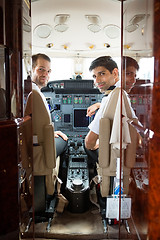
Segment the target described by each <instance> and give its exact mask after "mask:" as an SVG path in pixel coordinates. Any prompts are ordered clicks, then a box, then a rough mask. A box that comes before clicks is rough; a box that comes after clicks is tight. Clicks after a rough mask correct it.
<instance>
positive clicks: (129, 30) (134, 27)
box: [125, 24, 139, 32]
mask: <svg viewBox="0 0 160 240" xmlns="http://www.w3.org/2000/svg"><path fill="white" fill-rule="evenodd" d="M138 27H139V25H138V24H130V25H128V26H127V27H126V28H125V30H126V31H127V32H134V31H135V30H137V28H138Z"/></svg>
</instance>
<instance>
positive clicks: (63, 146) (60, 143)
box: [55, 136, 68, 157]
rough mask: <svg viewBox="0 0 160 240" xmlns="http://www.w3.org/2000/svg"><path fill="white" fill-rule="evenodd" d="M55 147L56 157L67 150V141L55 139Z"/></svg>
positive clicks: (59, 138)
mask: <svg viewBox="0 0 160 240" xmlns="http://www.w3.org/2000/svg"><path fill="white" fill-rule="evenodd" d="M55 145H56V157H58V156H60V155H61V154H62V153H64V152H65V151H66V150H67V146H68V141H64V140H63V138H61V137H60V136H59V137H58V138H55Z"/></svg>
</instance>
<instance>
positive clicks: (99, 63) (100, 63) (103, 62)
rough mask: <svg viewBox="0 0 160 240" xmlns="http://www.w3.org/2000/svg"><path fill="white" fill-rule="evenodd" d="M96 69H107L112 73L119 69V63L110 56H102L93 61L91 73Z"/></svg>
mask: <svg viewBox="0 0 160 240" xmlns="http://www.w3.org/2000/svg"><path fill="white" fill-rule="evenodd" d="M96 67H105V68H106V69H107V70H108V71H110V73H112V71H113V69H114V68H117V69H118V66H117V63H116V62H115V61H114V60H113V59H112V58H111V57H110V56H102V57H99V58H96V59H95V60H93V61H92V63H91V65H90V67H89V71H92V70H93V69H95V68H96Z"/></svg>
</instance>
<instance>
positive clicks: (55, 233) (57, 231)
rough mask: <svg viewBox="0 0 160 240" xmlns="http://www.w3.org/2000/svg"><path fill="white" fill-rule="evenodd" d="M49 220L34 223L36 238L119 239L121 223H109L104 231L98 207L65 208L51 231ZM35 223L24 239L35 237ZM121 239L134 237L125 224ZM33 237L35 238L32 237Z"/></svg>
mask: <svg viewBox="0 0 160 240" xmlns="http://www.w3.org/2000/svg"><path fill="white" fill-rule="evenodd" d="M46 228H47V222H43V223H36V224H35V225H34V232H35V239H36V240H38V239H41V240H42V239H56V240H59V239H65V240H69V239H74V240H81V239H85V240H88V239H92V240H98V239H101V240H104V239H119V225H118V224H116V225H108V229H107V232H106V233H105V232H104V225H103V223H102V218H101V215H100V213H99V211H98V209H95V208H92V209H90V210H89V211H87V212H85V213H80V214H77V213H70V212H69V211H67V210H65V211H64V212H63V213H55V215H54V218H53V219H52V223H51V227H50V231H49V232H48V231H47V230H46ZM32 231H33V225H31V227H30V229H29V231H28V232H26V233H24V234H23V239H30V238H31V237H33V232H32ZM120 236H121V238H120V239H134V238H132V237H131V234H128V232H127V231H126V228H125V225H124V224H122V225H121V226H120ZM32 239H33V238H32Z"/></svg>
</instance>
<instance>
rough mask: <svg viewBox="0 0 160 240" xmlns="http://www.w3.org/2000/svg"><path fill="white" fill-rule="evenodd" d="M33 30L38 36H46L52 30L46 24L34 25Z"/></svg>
mask: <svg viewBox="0 0 160 240" xmlns="http://www.w3.org/2000/svg"><path fill="white" fill-rule="evenodd" d="M34 32H35V33H36V34H37V36H38V37H39V38H47V37H49V36H50V34H51V32H52V27H51V26H50V25H48V24H40V25H38V26H37V27H35V29H34Z"/></svg>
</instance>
